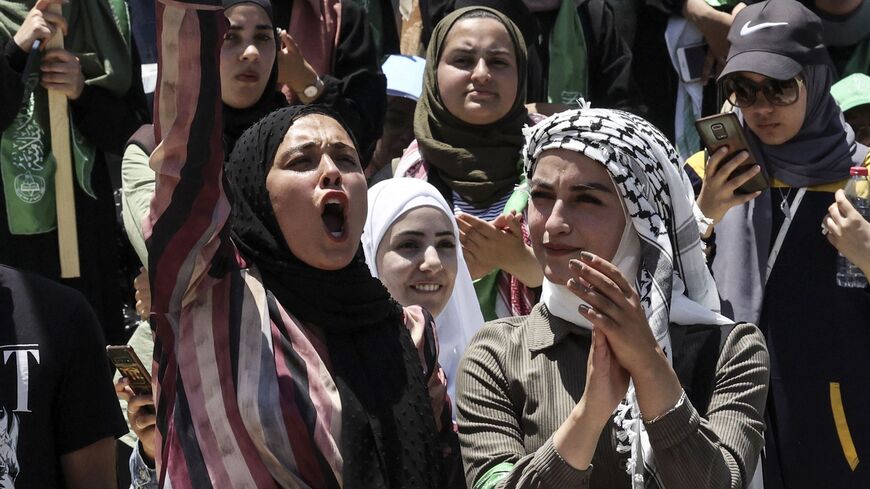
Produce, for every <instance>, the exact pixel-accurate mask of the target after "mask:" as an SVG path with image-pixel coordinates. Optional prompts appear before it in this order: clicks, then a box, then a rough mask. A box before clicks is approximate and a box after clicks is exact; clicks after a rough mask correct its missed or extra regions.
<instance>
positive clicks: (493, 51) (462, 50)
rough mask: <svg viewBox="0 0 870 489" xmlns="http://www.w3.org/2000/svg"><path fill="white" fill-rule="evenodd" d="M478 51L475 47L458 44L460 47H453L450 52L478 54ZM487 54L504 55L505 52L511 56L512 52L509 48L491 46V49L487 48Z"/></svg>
mask: <svg viewBox="0 0 870 489" xmlns="http://www.w3.org/2000/svg"><path fill="white" fill-rule="evenodd" d="M477 51H478V50H477V49H473V48H470V47H468V46H458V47H455V48H453V49H451V50H450V51H448V52H450V53H456V52H459V53H462V54H477ZM486 54H489V55H502V54H503V55H505V56H510V54H511V52H510V50H509V49H505V48H490V49H487V50H486Z"/></svg>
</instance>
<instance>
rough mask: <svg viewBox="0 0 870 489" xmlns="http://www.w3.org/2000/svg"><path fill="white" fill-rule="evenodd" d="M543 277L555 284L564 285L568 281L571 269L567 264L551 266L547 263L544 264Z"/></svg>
mask: <svg viewBox="0 0 870 489" xmlns="http://www.w3.org/2000/svg"><path fill="white" fill-rule="evenodd" d="M544 277H546V279H547V280H549V281H550V282H553V283H554V284H556V285H566V284H567V283H568V279H570V278H571V271H570V270H568V267H567V266H561V265H560V266H558V267H552V266H549V265H545V266H544Z"/></svg>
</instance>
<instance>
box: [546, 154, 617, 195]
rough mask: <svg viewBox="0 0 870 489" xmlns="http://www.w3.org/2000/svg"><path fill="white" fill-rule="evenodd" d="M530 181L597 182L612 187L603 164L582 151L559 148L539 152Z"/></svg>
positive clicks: (571, 183)
mask: <svg viewBox="0 0 870 489" xmlns="http://www.w3.org/2000/svg"><path fill="white" fill-rule="evenodd" d="M532 181H533V182H540V183H548V184H555V183H559V184H563V185H579V184H583V183H599V184H606V185H607V187H608V188H610V189H613V182H612V181H611V179H610V175H609V174H608V173H607V170H606V169H605V168H604V165H602V164H601V163H598V162H597V161H595V160H593V159H591V158H589V157H588V156H586V155H584V154H582V153H578V152H576V151H571V150H568V149H561V148H559V149H548V150H546V151H543V152H542V153H541V155H540V156H539V157H538V164H537V165H536V166H535V173H534V175H532Z"/></svg>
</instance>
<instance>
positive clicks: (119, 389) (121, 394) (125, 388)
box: [115, 377, 136, 402]
mask: <svg viewBox="0 0 870 489" xmlns="http://www.w3.org/2000/svg"><path fill="white" fill-rule="evenodd" d="M115 394H116V395H117V396H118V398H119V399H122V400H124V401H126V402H130V399H132V398H133V397H135V395H136V394H134V393H133V389H131V388H130V382H129V381H128V380H127V378H126V377H121V378H120V379H118V381H117V382H115Z"/></svg>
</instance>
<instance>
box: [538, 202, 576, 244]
mask: <svg viewBox="0 0 870 489" xmlns="http://www.w3.org/2000/svg"><path fill="white" fill-rule="evenodd" d="M544 230H545V231H547V234H550V235H551V236H561V235H565V234H568V233H570V232H571V225H570V224H569V223H568V221H567V220H566V219H565V204H564V203H563V202H562V201H561V200H557V201H556V203H555V204H554V205H553V209H552V210H551V211H550V215H549V216H547V222H546V223H545V225H544Z"/></svg>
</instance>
